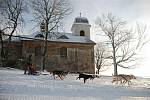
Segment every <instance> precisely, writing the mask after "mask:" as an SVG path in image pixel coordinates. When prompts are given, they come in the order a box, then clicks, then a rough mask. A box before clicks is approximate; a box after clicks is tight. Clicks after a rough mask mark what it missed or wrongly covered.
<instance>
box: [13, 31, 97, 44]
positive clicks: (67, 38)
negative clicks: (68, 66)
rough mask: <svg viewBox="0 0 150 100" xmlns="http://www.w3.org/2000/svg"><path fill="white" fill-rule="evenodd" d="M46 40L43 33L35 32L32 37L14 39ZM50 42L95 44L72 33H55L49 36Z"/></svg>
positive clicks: (15, 39)
mask: <svg viewBox="0 0 150 100" xmlns="http://www.w3.org/2000/svg"><path fill="white" fill-rule="evenodd" d="M35 39H38V40H44V38H43V33H41V32H38V31H37V32H35V33H33V34H30V35H19V36H14V37H12V41H21V40H35ZM48 41H52V42H67V43H85V44H95V42H94V41H92V40H90V39H89V38H88V37H85V36H74V35H73V34H72V33H63V32H54V33H51V34H50V35H49V36H48Z"/></svg>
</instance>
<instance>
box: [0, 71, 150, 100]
mask: <svg viewBox="0 0 150 100" xmlns="http://www.w3.org/2000/svg"><path fill="white" fill-rule="evenodd" d="M77 76H78V75H77V74H69V75H67V77H66V78H65V79H64V80H60V79H59V78H57V79H53V77H52V75H46V74H43V75H39V76H32V75H24V74H23V71H22V70H17V69H5V68H0V100H150V79H148V78H147V79H146V78H145V79H144V78H137V79H136V80H133V81H132V83H133V84H132V85H131V86H127V85H125V86H121V85H116V84H112V83H111V81H112V78H111V77H109V76H101V77H100V78H95V79H94V80H93V81H91V80H88V81H87V82H86V83H85V84H84V83H83V80H82V79H81V80H76V78H77Z"/></svg>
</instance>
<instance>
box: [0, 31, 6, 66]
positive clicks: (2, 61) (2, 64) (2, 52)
mask: <svg viewBox="0 0 150 100" xmlns="http://www.w3.org/2000/svg"><path fill="white" fill-rule="evenodd" d="M0 40H1V66H2V67H4V58H5V55H4V45H3V44H4V43H3V38H2V33H0Z"/></svg>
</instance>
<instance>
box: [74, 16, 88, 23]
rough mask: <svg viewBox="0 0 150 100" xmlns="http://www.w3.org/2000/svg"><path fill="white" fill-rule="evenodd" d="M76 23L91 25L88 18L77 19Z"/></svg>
mask: <svg viewBox="0 0 150 100" xmlns="http://www.w3.org/2000/svg"><path fill="white" fill-rule="evenodd" d="M74 23H86V24H89V21H88V19H87V18H86V17H76V18H75V20H74Z"/></svg>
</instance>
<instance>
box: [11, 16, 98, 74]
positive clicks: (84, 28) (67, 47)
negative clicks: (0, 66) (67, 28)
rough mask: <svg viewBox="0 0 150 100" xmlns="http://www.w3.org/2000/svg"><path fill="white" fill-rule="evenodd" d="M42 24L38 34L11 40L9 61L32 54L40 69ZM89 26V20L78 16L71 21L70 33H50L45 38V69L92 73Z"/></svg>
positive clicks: (92, 53)
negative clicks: (46, 43)
mask: <svg viewBox="0 0 150 100" xmlns="http://www.w3.org/2000/svg"><path fill="white" fill-rule="evenodd" d="M43 25H44V23H41V31H38V32H35V33H33V34H30V35H19V36H18V37H13V38H12V42H11V51H10V52H9V55H12V56H11V57H10V58H9V60H11V62H17V60H18V59H25V58H27V57H28V56H29V55H32V61H33V64H34V65H35V67H36V69H42V54H43V45H44V34H43V32H44V31H43V27H42V26H43ZM90 27H91V25H90V24H89V21H88V19H87V18H85V17H81V16H80V17H76V18H75V19H74V23H73V25H72V27H71V31H72V33H63V32H54V33H51V34H50V35H49V36H48V47H47V60H46V67H45V69H46V70H49V71H53V70H63V71H69V72H85V73H95V66H94V45H95V42H93V41H92V40H91V39H90ZM24 37H25V38H24Z"/></svg>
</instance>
